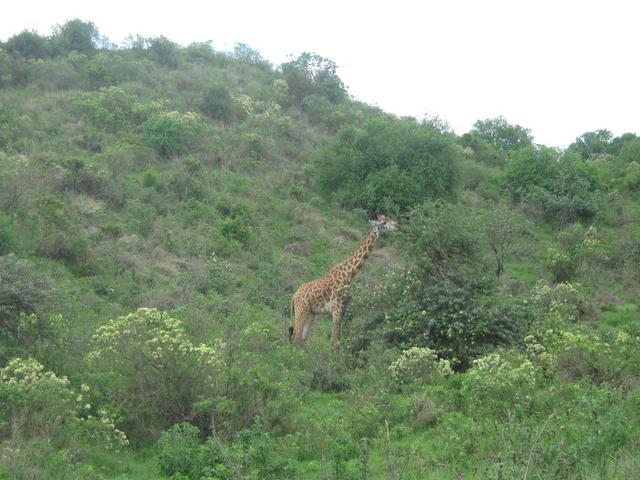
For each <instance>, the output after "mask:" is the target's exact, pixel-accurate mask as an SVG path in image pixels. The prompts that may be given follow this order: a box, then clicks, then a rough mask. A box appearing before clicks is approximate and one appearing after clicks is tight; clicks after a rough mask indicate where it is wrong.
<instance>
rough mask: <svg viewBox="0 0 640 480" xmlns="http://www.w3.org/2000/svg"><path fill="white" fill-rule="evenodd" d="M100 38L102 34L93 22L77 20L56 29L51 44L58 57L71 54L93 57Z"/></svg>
mask: <svg viewBox="0 0 640 480" xmlns="http://www.w3.org/2000/svg"><path fill="white" fill-rule="evenodd" d="M99 38H100V33H99V32H98V29H97V28H96V26H95V25H94V23H93V22H83V21H82V20H79V19H77V18H76V19H74V20H69V21H68V22H66V23H65V24H63V25H57V26H56V27H55V28H54V30H53V35H52V36H51V44H52V48H53V50H54V52H55V53H56V54H57V55H66V54H67V53H70V52H78V53H83V54H85V55H91V54H93V53H94V52H95V51H96V43H97V41H98V39H99Z"/></svg>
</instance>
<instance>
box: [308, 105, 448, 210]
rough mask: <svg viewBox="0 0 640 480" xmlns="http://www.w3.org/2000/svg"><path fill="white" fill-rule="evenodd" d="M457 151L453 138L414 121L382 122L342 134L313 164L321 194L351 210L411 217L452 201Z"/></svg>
mask: <svg viewBox="0 0 640 480" xmlns="http://www.w3.org/2000/svg"><path fill="white" fill-rule="evenodd" d="M457 158H458V150H457V149H456V148H455V145H454V143H453V141H452V139H451V137H450V136H449V135H448V134H446V133H443V132H442V131H439V130H437V129H435V128H433V127H431V126H429V125H423V124H419V123H417V122H415V121H414V120H411V119H401V120H399V119H394V118H390V117H378V118H374V119H371V120H368V121H367V122H365V124H364V125H363V127H362V128H356V127H353V126H348V127H345V128H343V129H341V130H340V131H339V132H338V133H337V134H336V136H335V137H334V138H333V139H332V140H331V141H330V143H329V144H328V145H327V146H326V147H325V148H323V149H322V150H320V151H319V152H318V154H317V155H316V157H315V159H314V168H313V171H314V180H315V183H316V186H317V188H318V189H319V190H320V191H321V192H322V193H324V194H325V195H327V196H332V197H334V198H336V199H337V200H338V201H339V203H340V204H342V205H343V206H345V207H349V208H354V207H358V208H364V209H366V210H368V211H369V212H371V213H374V212H380V211H385V212H388V213H390V214H393V213H398V212H406V211H408V210H409V209H410V208H411V207H413V206H415V205H417V204H419V203H421V202H422V201H424V200H425V199H428V198H451V197H452V196H453V194H454V188H455V185H456V180H457V176H456V160H457Z"/></svg>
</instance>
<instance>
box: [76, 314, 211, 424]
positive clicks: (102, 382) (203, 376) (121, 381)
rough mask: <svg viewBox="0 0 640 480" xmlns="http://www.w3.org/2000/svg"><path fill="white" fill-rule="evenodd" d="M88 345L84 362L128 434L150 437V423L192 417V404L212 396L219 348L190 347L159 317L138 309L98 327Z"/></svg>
mask: <svg viewBox="0 0 640 480" xmlns="http://www.w3.org/2000/svg"><path fill="white" fill-rule="evenodd" d="M93 345H94V349H93V350H92V351H91V352H90V353H89V354H88V356H87V361H88V362H89V364H90V366H91V368H92V370H93V372H94V375H95V378H96V382H97V383H98V385H99V388H100V389H101V391H102V392H103V394H104V395H105V397H107V398H108V399H109V401H111V402H113V404H114V405H117V406H118V407H119V408H121V409H122V412H123V413H122V417H121V419H120V420H121V422H122V423H123V426H124V427H125V428H126V429H127V430H128V431H130V432H135V433H136V434H142V432H141V431H139V429H144V431H145V432H146V433H147V434H148V433H151V434H153V433H154V432H153V431H151V432H150V431H149V429H150V428H152V427H153V426H154V424H156V425H155V426H156V427H158V428H163V427H167V426H168V425H171V424H173V423H176V422H178V421H182V420H184V419H186V418H193V417H194V416H195V413H194V404H195V403H196V402H198V401H200V400H202V399H205V398H210V397H213V396H215V395H216V392H217V391H218V377H219V370H220V367H221V364H222V360H221V358H222V350H223V347H224V345H223V344H222V343H221V342H219V343H217V344H216V345H214V346H210V345H206V344H203V343H201V344H194V343H193V342H192V341H191V340H190V339H189V338H188V336H187V334H186V332H185V330H184V327H183V326H182V323H181V322H180V321H179V320H177V319H175V318H172V317H170V316H169V315H168V314H166V313H165V312H161V311H159V310H156V309H152V308H140V309H138V310H137V311H136V312H133V313H130V314H128V315H125V316H123V317H118V318H116V319H113V320H111V321H110V322H108V323H107V324H106V325H104V326H102V327H100V328H98V330H97V331H96V334H95V335H94V336H93ZM158 423H159V424H158Z"/></svg>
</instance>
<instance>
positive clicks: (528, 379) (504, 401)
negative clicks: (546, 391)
mask: <svg viewBox="0 0 640 480" xmlns="http://www.w3.org/2000/svg"><path fill="white" fill-rule="evenodd" d="M539 377H540V375H539V371H538V369H537V368H536V367H535V366H534V364H533V363H531V362H530V361H529V360H528V359H526V358H524V357H523V356H522V355H520V354H518V353H514V352H511V354H510V355H509V357H506V358H505V356H503V355H501V354H500V353H490V354H489V355H486V356H484V357H481V358H478V359H477V360H474V361H473V366H472V367H471V368H470V369H469V370H468V371H467V372H465V376H464V379H463V381H462V389H461V393H462V394H463V395H464V398H465V401H466V402H468V405H469V407H470V410H471V411H472V412H474V411H476V409H478V410H480V409H479V408H478V407H480V406H482V405H483V404H484V406H485V408H486V410H488V411H492V410H495V411H496V412H495V413H497V414H499V415H502V414H504V413H505V412H506V411H507V410H511V409H520V410H522V409H526V408H528V407H529V406H530V405H531V404H532V402H533V400H534V397H535V391H536V387H537V385H538V384H539V383H540V378H539ZM487 399H491V402H490V403H487ZM482 410H483V411H486V410H485V409H482Z"/></svg>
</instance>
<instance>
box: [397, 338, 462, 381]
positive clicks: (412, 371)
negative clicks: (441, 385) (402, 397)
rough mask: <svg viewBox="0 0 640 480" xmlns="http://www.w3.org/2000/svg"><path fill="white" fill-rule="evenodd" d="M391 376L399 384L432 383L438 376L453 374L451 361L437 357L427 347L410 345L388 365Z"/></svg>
mask: <svg viewBox="0 0 640 480" xmlns="http://www.w3.org/2000/svg"><path fill="white" fill-rule="evenodd" d="M389 371H390V372H391V377H392V378H393V379H394V380H395V381H396V382H397V383H399V384H405V383H412V382H418V383H434V382H435V381H437V380H438V379H440V378H443V377H448V376H449V375H451V374H453V370H452V369H451V363H450V362H449V360H446V359H439V358H438V355H437V354H436V352H435V351H434V350H431V349H430V348H428V347H411V348H409V349H408V350H404V351H403V352H402V353H401V354H400V356H399V357H398V359H397V360H396V361H394V362H393V363H392V364H391V365H390V366H389Z"/></svg>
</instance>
